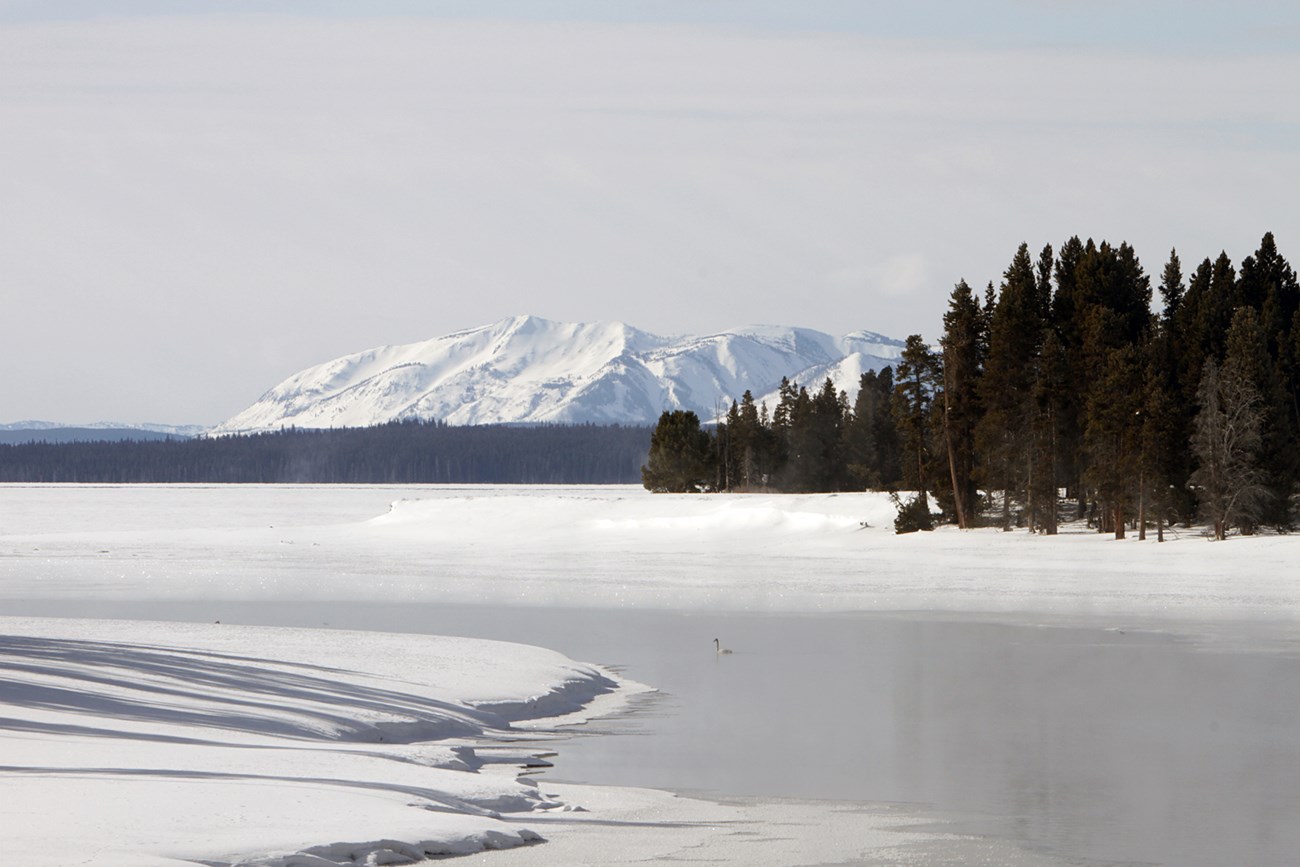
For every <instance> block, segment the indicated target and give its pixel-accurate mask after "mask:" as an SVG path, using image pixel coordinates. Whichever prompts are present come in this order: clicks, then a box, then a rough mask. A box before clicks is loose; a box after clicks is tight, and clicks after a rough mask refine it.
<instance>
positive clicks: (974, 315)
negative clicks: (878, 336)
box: [938, 280, 985, 529]
mask: <svg viewBox="0 0 1300 867" xmlns="http://www.w3.org/2000/svg"><path fill="white" fill-rule="evenodd" d="M940 345H941V346H942V349H943V359H942V366H943V438H944V448H945V452H946V456H947V464H948V477H949V481H950V484H951V488H950V490H951V492H952V493H951V512H952V514H953V515H954V516H955V518H956V520H957V526H958V527H961V528H962V529H966V528H967V527H972V526H974V525H975V523H976V516H977V515H978V509H979V503H978V500H979V489H978V487H977V486H976V483H975V425H976V422H977V421H978V420H979V414H980V406H979V380H980V375H981V374H982V373H983V366H984V359H983V355H984V345H985V336H984V318H983V316H982V315H981V313H980V308H979V303H978V302H977V301H976V300H975V295H974V293H973V292H972V291H971V288H970V286H968V285H967V284H966V281H965V280H962V281H960V282H959V283H958V284H957V285H956V287H954V289H953V291H952V295H951V296H949V299H948V312H947V313H945V314H944V317H943V338H942V339H941V340H940ZM945 499H946V498H944V497H938V500H939V504H940V506H941V507H942V508H944V509H945V510H946V511H947V510H949V506H948V503H947V502H945Z"/></svg>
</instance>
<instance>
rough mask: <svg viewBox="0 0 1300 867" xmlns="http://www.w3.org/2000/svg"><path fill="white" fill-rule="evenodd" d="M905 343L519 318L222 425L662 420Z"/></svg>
mask: <svg viewBox="0 0 1300 867" xmlns="http://www.w3.org/2000/svg"><path fill="white" fill-rule="evenodd" d="M902 345H903V344H902V343H901V341H897V340H893V339H891V338H888V337H883V336H881V335H878V334H873V333H871V332H856V333H854V334H850V335H847V336H845V337H842V338H837V337H832V336H831V335H829V334H823V333H821V332H818V331H811V330H808V329H801V328H782V327H772V326H759V327H750V328H741V329H734V330H729V331H724V332H721V333H719V334H714V335H710V336H707V337H684V338H673V339H669V338H664V337H658V336H656V335H653V334H649V333H647V332H644V331H639V330H637V329H635V328H632V327H631V326H628V325H625V324H623V323H619V322H601V323H567V322H551V321H549V320H545V319H539V318H537V317H534V316H519V317H514V318H511V319H504V320H502V321H500V322H496V323H493V324H492V325H485V326H483V327H481V328H473V329H469V330H467V331H459V332H456V333H454V334H449V335H447V336H445V337H438V338H434V339H433V340H427V341H424V342H421V343H411V344H406V345H403V346H385V347H380V348H377V349H371V350H368V351H366V352H360V353H356V354H354V355H347V356H344V357H342V358H338V359H335V360H333V361H329V362H326V363H324V364H321V365H317V366H315V367H310V368H308V369H306V370H303V371H301V372H299V373H297V374H294V375H293V376H291V377H289V378H288V379H286V380H285V381H284V382H282V383H280V384H279V385H277V386H275V387H274V388H272V389H271V390H270V391H268V392H266V394H264V395H262V397H261V398H259V399H258V401H257V402H256V403H254V404H253V405H252V406H250V407H249V408H248V409H246V410H244V411H243V412H241V413H239V414H238V415H236V416H234V417H233V418H231V419H229V420H227V421H225V422H223V423H222V424H220V425H217V426H216V427H215V428H213V429H212V430H211V431H210V433H212V434H215V435H221V434H232V433H250V432H255V431H267V430H277V429H279V428H282V427H291V426H296V427H303V428H328V427H363V426H368V425H375V424H382V423H384V422H387V421H392V420H401V419H412V418H422V419H429V418H436V419H440V420H443V421H446V422H449V423H451V424H498V423H507V424H509V423H522V424H536V423H542V422H566V423H581V422H594V423H597V424H613V423H619V424H650V423H653V422H654V421H655V420H656V419H657V418H658V417H659V414H660V413H661V412H662V411H663V410H665V409H690V410H693V411H695V412H696V413H697V414H698V415H699V416H700V417H701V418H712V417H713V416H714V414H715V411H716V409H717V408H718V407H720V406H726V405H729V404H730V402H731V401H732V400H733V399H734V398H736V397H739V396H740V395H741V394H742V393H743V392H744V391H745V390H747V389H748V390H750V391H752V392H753V393H754V394H755V395H756V396H761V395H764V394H768V393H769V392H771V391H772V390H774V389H775V388H776V386H777V384H778V383H779V382H780V381H781V377H782V376H788V377H790V378H791V379H793V380H795V381H797V382H799V383H800V384H810V385H817V384H819V383H820V382H821V381H822V379H824V378H825V377H826V376H827V375H830V376H831V377H832V378H833V379H835V381H836V384H837V387H839V388H843V389H845V390H846V391H849V392H850V393H853V392H854V391H856V388H857V382H858V376H859V374H860V373H861V371H863V370H878V369H880V368H881V367H883V366H885V365H887V364H893V363H894V362H895V361H896V359H897V357H898V353H899V352H900V351H901V349H902ZM849 380H851V381H849Z"/></svg>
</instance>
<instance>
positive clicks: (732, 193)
mask: <svg viewBox="0 0 1300 867" xmlns="http://www.w3.org/2000/svg"><path fill="white" fill-rule="evenodd" d="M0 118H3V123H0V167H3V168H2V169H0V301H2V302H3V304H2V306H0V323H2V326H3V337H2V338H0V364H3V368H4V370H5V371H6V374H7V375H5V376H3V377H0V422H13V421H19V420H23V419H43V420H51V421H61V422H66V423H75V424H81V423H90V422H96V421H117V422H128V423H131V422H157V423H170V424H215V423H217V422H220V421H222V420H224V419H225V418H228V417H230V416H232V415H234V414H236V413H237V412H239V411H240V410H242V409H243V408H245V407H246V406H248V405H249V404H251V403H252V402H253V401H255V400H256V399H257V398H258V396H259V395H261V394H262V392H264V391H265V390H267V389H269V388H271V387H272V386H274V385H275V384H276V383H278V382H279V381H280V380H282V379H284V378H285V377H287V376H289V375H291V374H293V373H295V372H297V371H298V370H301V369H302V368H305V367H308V366H310V365H314V364H317V363H320V362H323V361H327V360H329V359H331V358H335V357H338V356H341V355H345V354H349V353H353V352H358V351H361V350H365V349H368V348H371V347H375V346H381V345H387V344H397V343H409V342H414V341H419V340H425V339H429V338H432V337H437V336H440V335H443V334H446V333H449V332H452V331H455V330H459V329H463V328H469V327H474V326H478V325H483V324H487V323H490V322H494V321H496V320H499V319H502V318H505V317H508V316H513V315H517V314H523V313H530V314H534V315H538V316H543V317H546V318H550V319H556V320H563V321H597V320H617V321H623V322H627V323H629V324H632V325H634V326H636V327H639V328H642V329H645V330H648V331H652V332H655V333H659V334H664V335H674V334H707V333H712V332H716V331H719V330H722V329H725V328H729V327H734V326H739V325H744V324H780V325H797V326H804V327H809V328H816V329H819V330H822V331H827V332H830V333H834V334H842V333H845V332H848V331H853V330H858V329H868V330H873V331H879V332H882V333H884V334H887V335H890V336H894V337H899V338H902V337H905V336H907V335H908V334H912V333H918V334H921V335H923V336H924V337H925V338H926V339H928V340H934V339H936V338H937V337H938V336H939V332H940V330H941V328H942V321H941V318H942V314H943V311H944V309H945V307H946V303H947V298H948V294H949V292H950V291H951V289H952V286H953V284H954V283H955V282H956V281H958V280H961V279H965V280H968V281H970V282H971V283H972V284H973V285H977V286H983V285H984V284H985V283H987V282H988V281H990V280H992V281H995V282H996V281H998V280H999V279H1000V277H1001V274H1002V272H1003V271H1004V270H1005V268H1006V266H1007V264H1008V263H1009V262H1010V260H1011V257H1012V256H1013V255H1014V253H1015V251H1016V248H1017V247H1018V246H1019V244H1020V243H1021V242H1027V243H1028V244H1029V245H1030V247H1031V249H1032V250H1033V251H1034V252H1035V253H1037V251H1038V250H1039V249H1041V248H1042V246H1043V245H1044V244H1049V243H1050V244H1052V245H1054V246H1059V245H1060V243H1061V242H1062V241H1064V240H1065V239H1067V238H1069V237H1070V236H1072V235H1079V236H1080V237H1083V238H1087V237H1093V238H1096V239H1097V240H1101V239H1103V238H1105V239H1108V240H1111V241H1113V242H1118V241H1121V240H1125V241H1128V242H1129V243H1131V244H1133V246H1134V247H1135V248H1136V250H1137V252H1138V254H1139V256H1140V257H1141V259H1142V262H1143V264H1144V265H1145V267H1146V270H1147V272H1148V273H1149V274H1151V275H1153V277H1155V276H1158V274H1159V272H1160V270H1161V268H1162V266H1163V263H1164V261H1165V260H1166V259H1167V258H1168V255H1169V251H1170V250H1171V249H1172V248H1177V250H1178V253H1179V255H1180V257H1181V258H1182V260H1183V262H1184V263H1185V265H1188V264H1189V263H1196V262H1199V261H1200V260H1201V259H1202V258H1204V257H1206V256H1211V257H1213V256H1216V255H1217V254H1218V253H1219V252H1220V251H1221V250H1222V251H1226V252H1227V253H1228V255H1229V256H1230V257H1231V258H1232V259H1233V261H1234V262H1239V261H1240V260H1241V259H1242V258H1244V257H1245V256H1247V255H1249V254H1250V253H1252V252H1253V251H1254V250H1256V249H1257V248H1258V246H1259V241H1260V238H1261V237H1262V235H1263V234H1264V232H1266V231H1272V232H1273V233H1274V234H1275V236H1276V239H1277V243H1278V246H1279V248H1280V250H1281V252H1282V253H1283V255H1285V256H1287V257H1288V259H1290V260H1291V261H1292V262H1293V264H1294V263H1296V262H1297V260H1300V205H1298V202H1297V193H1300V5H1298V4H1295V3H1294V2H1291V0H1287V2H1268V0H1265V2H1255V3H1250V4H1237V5H1235V6H1234V5H1233V4H1230V3H1227V2H1219V0H1214V2H1195V0H1192V2H1166V0H1152V2H1142V3H1120V2H1113V0H1095V2H1081V0H1080V2H1076V0H993V2H980V0H918V2H912V3H883V2H865V0H801V2H764V0H586V2H584V0H527V2H525V0H465V2H452V0H445V2H438V0H427V2H416V0H367V2H358V0H333V2H324V0H322V2H312V0H280V2H275V0H96V2H91V0H0Z"/></svg>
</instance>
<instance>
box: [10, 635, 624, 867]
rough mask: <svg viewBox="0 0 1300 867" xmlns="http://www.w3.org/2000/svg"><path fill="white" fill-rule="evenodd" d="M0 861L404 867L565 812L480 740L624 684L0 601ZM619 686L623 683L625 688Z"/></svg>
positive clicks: (593, 671) (395, 646)
mask: <svg viewBox="0 0 1300 867" xmlns="http://www.w3.org/2000/svg"><path fill="white" fill-rule="evenodd" d="M0 666H2V667H3V672H4V676H3V681H4V682H3V688H2V689H0V717H2V718H3V719H2V720H0V780H2V781H3V791H4V805H3V807H0V813H3V814H4V821H3V831H2V832H0V860H3V861H4V862H5V863H7V864H17V863H23V864H59V865H63V864H94V865H105V867H107V865H122V867H146V865H179V864H191V863H193V862H195V861H198V862H201V863H204V864H209V865H226V864H233V863H238V864H241V865H268V867H270V865H281V867H289V865H307V864H315V865H329V864H356V863H365V864H399V863H411V862H413V861H418V860H422V859H423V858H425V857H430V856H434V855H453V854H468V853H471V852H476V851H480V850H482V849H498V848H505V847H511V846H518V845H521V844H526V843H533V842H537V841H539V840H541V836H540V835H539V834H538V833H537V832H535V831H532V830H530V829H528V828H527V826H526V825H520V824H517V823H513V822H512V823H506V822H503V821H502V820H501V819H500V816H501V815H502V814H511V815H514V814H521V813H522V814H527V813H534V812H538V811H548V810H555V811H563V810H565V809H566V806H565V805H564V804H563V803H561V802H559V801H557V800H555V799H554V798H551V797H548V796H546V795H544V794H542V793H541V792H540V791H539V790H538V789H537V787H536V786H535V785H534V784H532V783H531V782H530V781H528V780H526V779H523V778H521V779H515V778H514V776H513V775H510V774H499V773H478V772H477V771H478V770H479V769H480V768H481V767H483V766H484V765H485V764H488V763H500V762H503V761H504V762H507V763H513V764H519V763H521V762H523V761H526V760H527V748H526V746H519V747H517V748H516V749H514V750H512V751H510V752H509V753H506V754H504V755H502V754H499V753H494V754H492V757H490V758H485V757H484V756H483V755H481V754H480V753H478V752H476V751H475V749H474V746H473V744H475V743H478V742H483V741H487V740H490V739H492V738H494V737H497V738H499V737H502V736H503V735H507V734H508V735H509V736H510V737H511V738H524V737H527V734H526V733H524V732H520V731H518V730H516V729H515V728H514V727H513V726H512V725H511V721H512V720H527V719H529V718H536V717H543V716H557V715H562V714H567V713H571V712H577V711H583V710H584V709H585V708H587V707H588V705H589V704H590V703H591V702H592V701H593V700H595V699H596V698H597V697H598V696H600V695H602V694H606V693H612V692H614V691H615V690H616V689H619V688H620V685H619V684H618V683H617V682H616V681H615V680H614V679H613V677H612V676H611V675H610V674H609V673H608V672H605V671H603V670H601V669H598V668H596V667H593V666H587V665H580V664H577V663H573V662H570V661H569V660H567V659H565V658H564V657H562V656H560V655H559V654H556V653H552V652H550V651H546V650H542V649H540V648H535V647H526V646H523V645H514V644H505V643H502V642H492V641H479V640H474V639H464V638H439V637H431V636H411V635H386V634H381V633H351V632H345V631H329V630H302V629H272V628H256V627H242V626H227V625H220V624H213V625H196V624H185V625H179V624H163V623H139V622H129V621H117V622H112V621H73V620H45V619H31V620H23V619H18V618H7V617H0ZM636 689H638V688H637V687H636V686H635V685H634V684H623V685H622V686H621V691H622V693H623V694H628V693H630V692H635V691H636Z"/></svg>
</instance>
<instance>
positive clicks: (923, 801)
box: [13, 601, 1300, 865]
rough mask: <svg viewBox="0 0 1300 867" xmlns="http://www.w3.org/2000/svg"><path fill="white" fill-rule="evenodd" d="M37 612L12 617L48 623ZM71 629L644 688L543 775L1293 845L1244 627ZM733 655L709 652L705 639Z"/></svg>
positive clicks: (1205, 851)
mask: <svg viewBox="0 0 1300 867" xmlns="http://www.w3.org/2000/svg"><path fill="white" fill-rule="evenodd" d="M48 607H49V606H48V605H45V604H41V603H26V604H20V605H15V606H13V608H14V609H15V610H14V611H13V613H19V614H28V613H30V614H37V613H45V612H44V611H43V609H46V608H48ZM59 611H60V612H61V613H63V614H65V615H73V616H80V615H85V616H92V615H95V616H104V615H112V616H115V617H116V616H130V617H150V618H165V619H195V620H205V619H209V618H210V617H211V616H212V615H213V614H214V612H215V613H217V614H218V615H219V616H220V618H221V619H222V620H223V622H240V623H256V624H266V625H287V626H313V625H315V626H321V625H324V624H329V625H331V626H340V627H347V628H351V629H358V628H360V629H376V630H387V631H410V632H427V633H434V634H448V635H468V636H475V637H483V638H503V639H509V640H514V641H523V642H526V643H532V644H538V645H541V646H545V647H550V648H553V649H555V650H559V651H561V652H563V653H565V654H567V655H569V656H571V657H573V658H575V659H587V660H591V661H594V662H598V663H604V664H611V665H615V666H618V667H620V668H622V669H623V670H624V671H625V672H626V673H627V674H628V675H629V676H631V677H632V678H634V679H636V680H639V681H641V682H644V683H649V684H652V685H655V686H657V687H659V688H660V689H661V690H662V692H661V694H659V695H658V696H655V697H652V698H651V699H649V700H647V701H645V702H644V703H643V704H642V706H641V708H640V710H639V712H638V713H636V714H634V715H633V716H631V717H629V718H624V719H618V720H611V721H607V722H605V723H603V724H601V726H600V734H599V736H597V735H595V734H583V735H581V736H576V737H572V738H568V739H566V740H564V741H563V742H561V743H560V744H559V745H558V746H557V750H558V753H559V754H558V756H557V757H556V758H555V759H554V762H555V768H553V769H552V770H550V771H548V772H547V775H548V776H549V777H551V778H554V779H556V780H558V781H571V782H585V783H599V784H615V785H632V786H645V787H654V788H665V789H671V790H675V791H681V792H686V793H692V794H699V795H703V796H720V797H725V796H761V797H789V798H807V799H831V800H845V801H873V802H891V803H900V802H903V803H910V804H915V805H917V806H918V807H919V808H921V809H923V810H925V811H926V812H928V813H932V814H934V815H936V816H941V817H943V818H944V819H945V820H946V821H948V822H950V823H951V827H952V828H953V829H954V830H960V831H962V832H966V833H973V834H979V835H985V836H993V837H996V838H1000V839H1003V840H1006V841H1009V842H1012V843H1014V844H1015V845H1016V846H1017V847H1019V848H1021V849H1022V850H1024V851H1025V852H1027V853H1029V854H1030V855H1031V856H1033V855H1042V856H1043V857H1044V859H1045V860H1046V859H1048V858H1058V859H1062V860H1065V861H1068V862H1074V861H1076V860H1077V861H1088V862H1090V863H1091V862H1099V863H1134V862H1136V863H1154V864H1204V865H1221V864H1227V863H1250V864H1284V863H1290V862H1291V859H1292V858H1293V856H1294V853H1295V852H1297V851H1300V822H1297V821H1296V816H1298V815H1300V725H1297V723H1296V719H1295V714H1296V709H1297V708H1300V659H1298V658H1297V656H1296V654H1295V653H1294V652H1293V650H1291V649H1288V648H1287V647H1286V646H1285V645H1277V644H1276V643H1274V642H1272V641H1271V640H1270V639H1269V638H1268V636H1267V635H1265V634H1261V635H1260V636H1258V638H1259V640H1254V638H1253V637H1252V629H1253V627H1252V626H1251V625H1250V624H1245V623H1234V624H1228V625H1223V624H1220V625H1219V628H1220V631H1219V632H1217V633H1216V635H1215V638H1214V639H1213V641H1201V640H1196V639H1194V638H1191V637H1188V636H1186V635H1176V634H1171V633H1167V632H1154V631H1143V630H1138V631H1134V630H1132V629H1125V630H1123V631H1120V630H1117V629H1103V628H1100V627H1086V626H1051V627H1041V626H1028V625H1016V624H1014V623H999V622H991V621H989V620H987V619H971V618H955V617H944V618H936V617H934V616H933V615H928V616H927V615H925V614H920V613H913V614H897V615H889V616H884V615H854V616H849V615H840V616H832V615H823V616H791V615H746V614H729V615H725V616H714V615H703V614H698V613H667V612H650V611H615V610H591V609H564V608H549V609H528V608H514V609H509V608H507V609H502V608H489V607H480V606H462V605H450V606H448V605H441V606H438V605H407V604H403V605H389V604H382V603H365V604H356V603H349V604H338V603H328V602H325V603H322V602H313V603H308V604H303V603H258V604H255V605H250V604H244V603H239V602H230V601H221V602H202V601H188V602H176V603H165V604H158V603H147V602H121V603H113V604H109V605H106V604H104V603H87V604H84V605H73V606H68V605H66V604H62V603H61V604H60V606H59ZM715 636H717V637H720V638H722V639H723V640H724V643H725V644H726V645H727V646H729V647H730V648H731V649H732V650H733V651H734V652H733V653H732V654H730V655H725V656H718V655H717V654H715V653H714V650H713V644H712V639H713V638H714V637H715Z"/></svg>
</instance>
